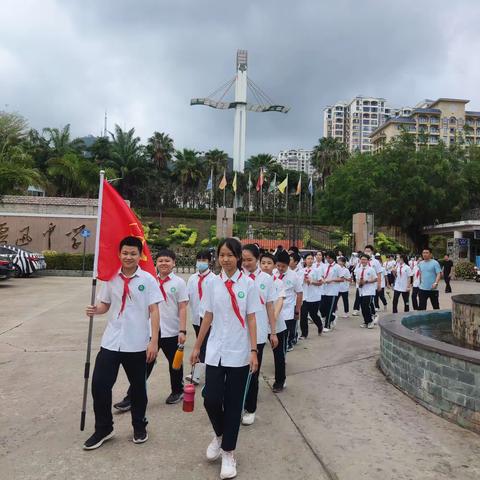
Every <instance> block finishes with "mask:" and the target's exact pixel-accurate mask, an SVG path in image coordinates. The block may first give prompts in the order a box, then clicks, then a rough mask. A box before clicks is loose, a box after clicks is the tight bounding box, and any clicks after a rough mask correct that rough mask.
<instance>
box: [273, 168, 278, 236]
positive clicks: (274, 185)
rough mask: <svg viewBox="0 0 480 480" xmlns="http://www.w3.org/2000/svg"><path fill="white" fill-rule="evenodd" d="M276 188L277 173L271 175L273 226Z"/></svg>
mask: <svg viewBox="0 0 480 480" xmlns="http://www.w3.org/2000/svg"><path fill="white" fill-rule="evenodd" d="M276 190H277V174H276V173H275V175H274V177H273V226H274V227H275V193H276V192H275V191H276Z"/></svg>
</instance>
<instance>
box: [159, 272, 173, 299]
mask: <svg viewBox="0 0 480 480" xmlns="http://www.w3.org/2000/svg"><path fill="white" fill-rule="evenodd" d="M157 279H158V285H159V286H160V291H161V292H162V295H163V299H164V300H165V301H167V293H166V292H165V289H164V288H163V285H164V284H165V283H167V282H169V281H170V280H171V278H170V275H167V276H166V277H165V278H164V279H163V280H162V279H161V278H160V277H157Z"/></svg>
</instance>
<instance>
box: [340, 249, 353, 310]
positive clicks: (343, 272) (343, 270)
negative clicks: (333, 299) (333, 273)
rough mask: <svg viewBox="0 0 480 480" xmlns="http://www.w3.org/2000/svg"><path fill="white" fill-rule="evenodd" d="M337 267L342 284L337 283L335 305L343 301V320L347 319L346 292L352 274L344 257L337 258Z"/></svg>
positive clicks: (348, 288)
mask: <svg viewBox="0 0 480 480" xmlns="http://www.w3.org/2000/svg"><path fill="white" fill-rule="evenodd" d="M337 261H338V265H339V266H340V276H341V277H342V278H343V282H342V283H339V287H338V297H337V304H338V302H339V300H340V298H342V300H343V312H344V314H343V318H348V311H349V308H348V292H349V290H350V282H351V279H352V274H351V273H350V270H349V269H348V268H347V265H346V264H347V259H346V258H345V257H339V258H338V260H337Z"/></svg>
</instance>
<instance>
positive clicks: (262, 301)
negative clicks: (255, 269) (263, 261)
mask: <svg viewBox="0 0 480 480" xmlns="http://www.w3.org/2000/svg"><path fill="white" fill-rule="evenodd" d="M249 277H250V278H251V279H252V280H253V281H255V278H256V277H255V274H254V273H251V274H250V275H249ZM259 297H260V303H261V304H262V305H265V301H264V300H263V298H262V294H261V293H259Z"/></svg>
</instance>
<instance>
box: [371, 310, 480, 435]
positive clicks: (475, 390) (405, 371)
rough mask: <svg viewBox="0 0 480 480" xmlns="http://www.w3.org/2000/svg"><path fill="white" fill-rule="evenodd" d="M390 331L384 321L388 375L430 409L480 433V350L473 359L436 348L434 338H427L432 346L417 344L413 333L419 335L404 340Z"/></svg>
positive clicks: (384, 363)
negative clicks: (456, 355)
mask: <svg viewBox="0 0 480 480" xmlns="http://www.w3.org/2000/svg"><path fill="white" fill-rule="evenodd" d="M391 317H394V316H391ZM404 328H405V327H404ZM388 330H389V329H388V328H385V322H384V325H383V326H382V325H381V337H380V347H381V355H380V360H379V364H380V368H381V370H382V371H383V373H384V374H385V375H386V376H387V378H388V379H389V380H390V381H391V382H392V383H393V384H394V385H396V386H397V387H398V388H399V389H401V390H402V391H403V392H405V393H406V394H407V395H409V396H411V397H412V398H413V399H414V400H416V401H417V402H418V403H420V404H421V405H423V406H424V407H426V408H427V409H428V410H430V411H432V412H434V413H436V414H437V415H440V416H442V417H444V418H446V419H448V420H450V421H453V422H456V423H458V424H459V425H461V426H463V427H465V428H468V429H470V430H473V431H476V432H479V433H480V361H479V362H478V363H477V361H476V360H479V358H480V355H478V352H473V351H472V355H473V356H474V357H479V358H476V360H475V362H469V361H467V360H465V359H461V358H456V357H454V356H449V355H446V354H445V352H443V353H440V352H436V351H434V349H431V347H432V345H433V342H435V341H433V340H431V339H427V340H430V341H429V342H428V344H429V348H425V346H422V345H420V344H415V343H414V342H412V338H413V335H417V336H419V337H421V335H419V334H413V335H412V336H410V335H408V336H409V337H410V338H407V339H402V338H399V336H398V335H394V334H392V333H391V331H390V332H389V331H388ZM405 330H407V329H405ZM409 332H410V331H409ZM438 343H441V342H438ZM452 348H458V347H452Z"/></svg>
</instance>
